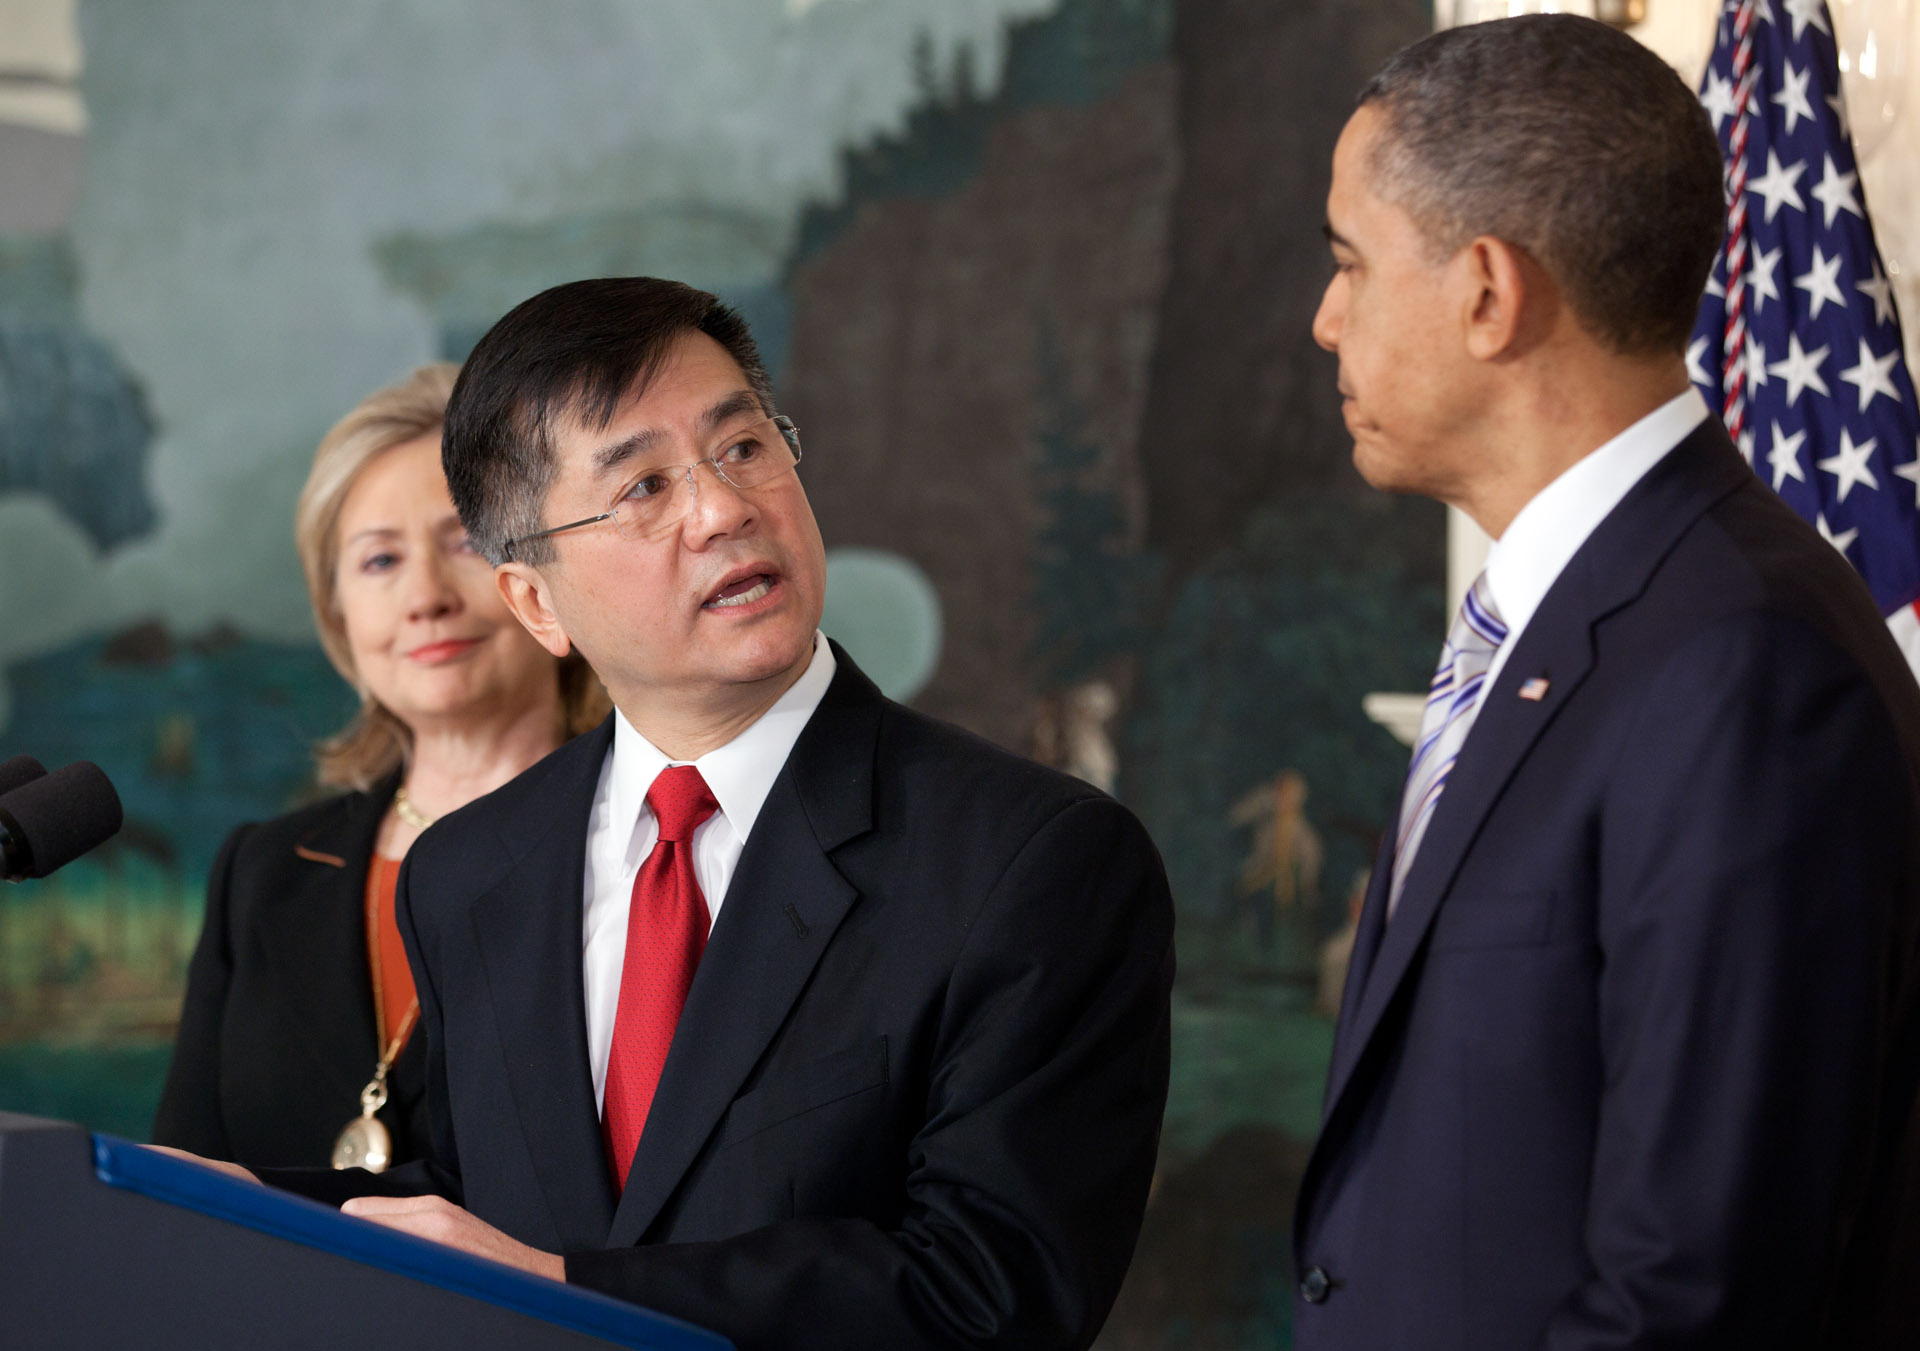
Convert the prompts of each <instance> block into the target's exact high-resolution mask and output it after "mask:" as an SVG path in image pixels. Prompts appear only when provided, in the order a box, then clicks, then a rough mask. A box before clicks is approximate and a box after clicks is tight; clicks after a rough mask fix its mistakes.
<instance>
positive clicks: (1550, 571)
mask: <svg viewBox="0 0 1920 1351" xmlns="http://www.w3.org/2000/svg"><path fill="white" fill-rule="evenodd" d="M1708 416H1709V412H1708V409H1707V404H1706V400H1704V399H1702V398H1701V397H1700V392H1699V391H1698V390H1696V389H1694V388H1693V387H1692V386H1691V385H1689V386H1688V387H1687V392H1686V393H1684V394H1680V395H1677V396H1675V397H1674V398H1672V399H1670V400H1668V401H1667V402H1666V403H1663V404H1661V405H1660V406H1659V407H1658V408H1656V409H1654V410H1653V411H1652V412H1651V413H1648V414H1647V415H1646V416H1645V417H1643V418H1641V419H1640V420H1639V421H1638V422H1636V423H1634V424H1633V425H1632V426H1631V427H1629V428H1627V429H1626V430H1625V431H1623V432H1621V433H1620V434H1619V435H1618V436H1616V437H1614V438H1613V439H1612V440H1611V441H1608V442H1607V443H1606V444H1605V445H1603V446H1601V447H1600V448H1599V449H1597V450H1595V451H1594V452H1593V453H1592V454H1590V455H1586V456H1583V457H1582V458H1581V459H1579V460H1578V461H1576V462H1575V463H1574V464H1573V465H1572V466H1571V467H1570V468H1568V469H1567V470H1566V471H1565V472H1564V473H1562V474H1561V475H1560V477H1559V478H1557V479H1555V480H1554V481H1553V482H1551V483H1549V484H1548V485H1547V486H1546V487H1544V488H1542V489H1541V490H1540V491H1539V492H1537V493H1535V494H1534V496H1533V498H1532V500H1531V501H1529V502H1528V503H1527V504H1526V506H1524V507H1522V508H1521V509H1520V514H1519V515H1518V516H1515V517H1514V518H1513V523H1512V524H1511V525H1509V526H1508V527H1507V529H1506V533H1505V534H1503V535H1501V536H1500V538H1499V540H1498V541H1496V542H1495V543H1494V545H1493V547H1492V548H1491V549H1490V550H1488V552H1487V586H1488V587H1489V588H1490V589H1491V590H1492V591H1493V603H1494V605H1495V606H1496V607H1498V609H1499V611H1500V618H1501V620H1502V622H1504V623H1505V624H1506V626H1507V631H1508V633H1510V634H1516V635H1517V634H1518V633H1519V632H1520V630H1522V629H1524V628H1525V627H1526V626H1527V621H1528V620H1530V619H1532V618H1533V612H1534V611H1535V610H1537V609H1539V608H1540V602H1541V601H1542V600H1544V599H1546V595H1547V592H1548V591H1549V590H1551V589H1552V587H1553V584H1554V582H1556V581H1557V580H1559V577H1560V574H1561V572H1563V571H1564V570H1565V569H1566V566H1567V564H1568V562H1570V561H1571V560H1572V558H1573V556H1574V554H1576V553H1577V552H1579V549H1580V546H1581V545H1582V544H1585V543H1586V542H1587V537H1588V536H1589V535H1591V534H1592V533H1593V532H1594V530H1595V529H1597V528H1598V527H1599V525H1600V522H1602V521H1603V520H1605V519H1606V518H1607V516H1608V515H1609V514H1610V513H1611V512H1612V511H1613V509H1614V508H1615V507H1617V506H1619V505H1620V499H1621V498H1623V497H1625V496H1626V495H1627V493H1628V492H1630V491H1631V490H1632V488H1633V485H1634V484H1636V483H1638V482H1639V481H1640V480H1641V479H1642V478H1644V477H1645V476H1646V474H1647V471H1648V470H1650V469H1652V468H1653V467H1654V465H1656V464H1658V463H1659V462H1660V461H1661V460H1663V459H1665V458H1666V456H1667V453H1668V452H1669V451H1671V450H1672V449H1673V448H1674V447H1675V446H1677V445H1679V444H1680V442H1681V441H1682V440H1684V439H1685V438H1686V437H1687V436H1688V434H1690V433H1691V432H1692V431H1693V429H1694V428H1696V427H1698V426H1699V425H1700V424H1701V423H1702V422H1705V421H1706V420H1707V418H1708Z"/></svg>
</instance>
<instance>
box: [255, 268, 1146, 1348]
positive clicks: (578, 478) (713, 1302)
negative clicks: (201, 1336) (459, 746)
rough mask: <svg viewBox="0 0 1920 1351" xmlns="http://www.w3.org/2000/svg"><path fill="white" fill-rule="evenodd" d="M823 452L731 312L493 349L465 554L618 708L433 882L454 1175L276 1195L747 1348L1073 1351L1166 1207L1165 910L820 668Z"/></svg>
mask: <svg viewBox="0 0 1920 1351" xmlns="http://www.w3.org/2000/svg"><path fill="white" fill-rule="evenodd" d="M800 457H801V447H800V440H799V434H798V431H797V430H796V429H795V427H794V426H793V424H792V423H791V422H790V421H788V420H787V419H785V418H783V417H779V416H777V415H776V413H775V408H774V404H773V398H772V391H771V387H770V384H769V381H768V379H767V376H766V372H765V369H764V367H763V366H762V364H761V361H760V358H759V356H758V354H757V353H756V351H755V348H754V344H753V340H752V338H751V336H750V335H749V333H748V331H747V328H746V326H745V324H744V323H743V322H742V321H741V319H740V318H739V316H738V315H736V314H735V313H734V312H733V311H731V310H730V309H728V308H727V307H725V306H724V305H722V304H720V303H719V302H718V301H717V300H715V299H714V297H712V296H710V295H707V294H705V293H704V292H700V291H696V290H694V289H692V288H690V287H687V286H683V285H679V284H677V283H673V282H667V281H660V280H655V279H651V278H627V279H611V280H597V281H584V282H576V283H573V284H570V285H566V286H561V287H556V288H554V289H553V290H550V291H547V292H544V293H542V294H541V295H538V296H535V297H534V298H533V299H531V300H529V301H527V302H526V303H524V304H522V305H521V306H520V307H519V308H517V309H515V310H514V311H513V312H512V313H511V314H509V315H507V317H506V318H504V319H502V320H501V321H500V323H499V324H498V325H496V326H495V327H494V329H493V330H492V331H491V332H490V333H488V334H487V336H486V337H485V338H484V339H482V340H481V342H480V344H479V346H478V347H477V348H476V349H475V350H474V352H473V355H472V356H471V358H470V359H469V360H468V362H467V364H466V368H465V372H464V374H462V376H461V377H460V382H459V384H458V386H457V387H456V388H455V390H454V393H453V398H452V403H451V405H450V407H449V408H448V412H447V421H446V432H445V443H444V460H445V466H446V471H447V479H448V483H449V484H450V486H451V488H452V492H453V496H454V499H455V502H456V504H457V506H458V508H459V511H460V517H461V520H462V521H463V523H464V524H465V525H466V527H467V529H468V531H469V532H470V534H471V537H472V539H473V542H474V544H475V545H476V547H477V548H478V549H479V550H480V551H481V552H482V553H483V554H485V555H486V556H487V558H488V559H490V560H491V561H492V562H493V563H494V564H495V565H496V569H497V579H498V583H499V585H500V588H501V591H502V593H503V595H504V596H505V597H506V599H507V602H508V604H509V605H510V606H511V607H512V609H513V611H514V613H515V614H516V615H517V616H518V617H519V619H520V621H521V622H522V623H523V624H525V625H526V627H527V629H528V630H529V631H530V632H531V633H532V634H533V635H534V636H535V637H536V638H537V639H538V640H539V641H540V642H541V643H543V644H544V645H546V646H547V648H548V649H549V650H550V651H552V652H553V653H554V654H555V655H556V656H560V655H564V654H565V653H566V652H568V651H569V649H571V648H577V649H578V650H579V651H581V652H582V653H584V654H585V656H586V657H587V659H588V661H589V662H591V663H592V665H593V667H594V669H595V670H596V671H597V672H598V673H599V675H600V676H601V678H602V680H603V681H604V682H605V684H606V687H607V690H608V692H609V693H610V694H611V695H612V697H613V701H614V704H615V706H616V709H617V711H616V712H615V714H614V715H613V716H612V717H610V718H609V719H608V721H607V722H606V723H604V724H603V725H602V726H601V727H599V728H598V729H597V730H596V731H593V732H590V733H587V734H585V735H583V736H581V737H579V738H577V739H575V740H574V741H572V742H570V743H569V744H567V745H566V746H564V747H562V748H561V749H560V750H559V751H557V752H555V753H554V754H553V755H551V756H549V757H548V758H547V759H545V760H543V761H541V762H540V763H538V764H536V765H535V766H534V767H533V768H532V769H530V770H528V771H527V772H526V773H524V774H522V775H521V776H520V777H519V778H517V779H515V780H513V781H512V782H511V783H509V784H508V785H506V786H505V787H504V788H502V789H500V790H499V791H497V792H495V793H493V794H491V795H490V796H488V797H485V798H482V799H480V800H478V801H476V802H474V803H472V804H471V805H469V806H468V807H466V808H463V809H462V810H460V811H458V812H455V813H453V814H452V815H450V816H448V817H446V818H445V819H444V820H442V821H441V822H440V823H439V824H437V825H435V826H434V827H433V828H432V829H431V830H429V831H428V832H427V833H426V834H425V835H424V836H423V837H422V838H421V840H420V841H419V843H418V844H417V845H416V846H415V847H414V849H413V850H412V852H411V853H410V854H409V856H408V858H407V862H406V865H405V868H404V870H403V871H402V873H401V876H400V881H399V887H398V901H397V910H398V915H399V921H400V927H401V931H402V935H403V937H404V939H405V942H406V947H407V953H408V957H409V959H410V961H411V963H412V966H413V969H414V975H415V980H416V984H417V985H418V988H419V997H420V1008H421V1024H422V1026H423V1027H424V1028H425V1031H426V1035H427V1046H428V1090H427V1092H428V1101H429V1119H430V1139H429V1141H428V1148H427V1157H426V1158H425V1159H423V1160H421V1161H420V1162H418V1163H416V1164H412V1165H408V1166H405V1167H402V1168H397V1169H395V1170H393V1171H392V1172H389V1173H385V1174H382V1175H378V1176H375V1175H373V1174H369V1173H365V1172H361V1171H358V1170H351V1171H347V1172H343V1173H337V1174H336V1173H325V1172H321V1173H312V1172H307V1173H287V1172H277V1173H273V1174H270V1175H267V1176H268V1180H270V1181H272V1182H274V1183H275V1184H276V1185H280V1186H285V1187H288V1188H290V1189H292V1190H295V1191H299V1192H302V1193H304V1194H307V1195H309V1196H313V1197H316V1198H318V1199H322V1200H330V1201H336V1202H338V1201H345V1202H346V1206H345V1208H346V1209H347V1210H348V1211H349V1212H350V1213H352V1214H357V1215H361V1216H364V1217H366V1218H368V1219H371V1220H375V1221H377V1222H379V1223H381V1224H385V1225H390V1226H392V1227H394V1228H396V1229H401V1230H405V1231H408V1232H412V1233H415V1234H419V1235H423V1236H426V1237H429V1238H433V1239H437V1240H440V1241H442V1242H446V1243H450V1244H453V1245H455V1246H457V1247H460V1248H464V1249H466V1250H468V1251H471V1252H475V1253H479V1254H481V1255H483V1256H488V1257H493V1258H496V1259H498V1260H501V1261H504V1262H507V1263H510V1264H513V1265H516V1266H519V1267H522V1268H525V1269H527V1270H529V1271H534V1272H539V1273H544V1274H546V1275H549V1276H553V1277H556V1278H564V1279H565V1280H568V1281H570V1282H575V1283H578V1284H580V1285H584V1286H588V1287H592V1288H595V1289H598V1290H601V1291H604V1292H606V1293H609V1294H612V1295H615V1296H618V1297H620V1298H623V1299H627V1300H631V1301H633V1302H636V1303H639V1304H642V1305H645V1306H647V1307H649V1308H652V1309H655V1310H658V1311H660V1312H663V1313H668V1314H672V1315H676V1316H678V1317H680V1318H683V1319H686V1320H687V1321H689V1322H692V1323H696V1324H699V1325H701V1326H704V1327H708V1328H712V1329H714V1330H715V1331H718V1332H721V1333H723V1334H725V1335H726V1336H728V1337H731V1338H732V1339H734V1341H735V1342H736V1343H738V1344H739V1345H740V1346H741V1347H742V1348H753V1347H768V1346H780V1347H813V1346H818V1347H833V1348H848V1347H886V1348H893V1349H896V1351H897V1349H899V1348H912V1347H971V1346H989V1345H991V1346H1011V1345H1021V1346H1047V1347H1084V1346H1087V1345H1088V1344H1089V1343H1091V1342H1092V1340H1093V1338H1094V1336H1095V1335H1096V1333H1097V1332H1098V1331H1099V1328H1100V1325H1101V1323H1102V1321H1103V1320H1104V1319H1105V1317H1106V1315H1107V1312H1108V1310H1109V1309H1110V1307H1111V1305H1112V1302H1113V1299H1114V1297H1115V1295H1116V1293H1117V1291H1118V1289H1119V1285H1120V1281H1121V1277H1122V1276H1123V1275H1124V1273H1125V1271H1126V1268H1127V1264H1128V1262H1129V1260H1130V1258H1131V1256H1132V1251H1133V1245H1134V1241H1135V1238H1136V1235H1137V1233H1138V1230H1139V1225H1140V1221H1141V1216H1142V1213H1143V1211H1144V1208H1145V1204H1146V1197H1147V1189H1148V1184H1149V1182H1150V1180H1151V1177H1152V1173H1153V1167H1154V1156H1155V1151H1156V1146H1157V1143H1158V1136H1159V1127H1160V1118H1161V1112H1162V1108H1163V1106H1164V1102H1165V1097H1166V1089H1167V1057H1168V994H1169V989H1170V985H1171V980H1172V971H1173V950H1172V907H1171V902H1170V899H1169V896H1168V892H1167V884H1166V879H1165V875H1164V872H1163V870H1162V867H1161V864H1160V860H1159V857H1158V856H1157V854H1156V853H1155V851H1154V848H1153V846H1152V844H1151V842H1150V841H1149V840H1148V839H1147V836H1146V834H1145V832H1144V830H1143V829H1142V828H1141V826H1140V824H1139V823H1138V822H1137V821H1136V820H1135V819H1134V817H1133V816H1132V815H1131V814H1130V813H1129V812H1127V811H1126V809H1124V808H1123V807H1121V806H1120V805H1119V804H1117V803H1115V802H1114V801H1113V800H1112V799H1110V798H1108V797H1106V796H1105V795H1103V794H1101V793H1100V792H1098V791H1097V790H1095V789H1093V788H1090V787H1089V786H1087V785H1085V784H1083V783H1080V782H1079V781H1077V780H1073V779H1069V778H1066V777H1064V776H1062V775H1059V774H1056V773H1054V772H1052V771H1050V770H1047V769H1044V768H1041V767H1039V766H1037V765H1034V764H1032V763H1030V762H1028V761H1025V760H1023V759H1020V758H1018V757H1016V756H1013V755H1011V754H1008V753H1006V752H1004V751H1001V750H999V749H997V748H995V747H993V746H991V745H988V744H987V743H985V742H983V741H980V740H978V739H976V738H974V737H971V736H969V735H967V734H965V733H963V732H961V731H958V730H957V729H954V728H952V727H948V726H945V725H943V724H941V723H938V722H936V721H934V720H932V719H929V718H926V717H923V716H921V715H919V714H916V713H914V712H912V711H910V710H908V709H905V708H903V707H901V706H899V705H897V704H894V703H892V702H890V701H889V700H887V699H886V698H884V697H883V696H882V695H881V694H880V692H879V691H878V690H877V689H876V688H875V687H874V686H873V685H872V683H871V682H869V681H868V680H867V678H866V677H865V676H863V675H862V674H861V673H860V671H859V670H858V669H857V668H856V667H855V665H854V663H853V662H852V660H851V659H850V658H849V657H848V656H847V654H846V653H845V652H843V651H840V650H839V649H837V648H836V647H834V646H833V645H832V644H831V643H830V642H828V641H827V640H826V639H825V638H824V637H823V636H822V635H821V634H820V633H819V632H818V624H819V620H820V614H821V604H822V600H823V592H824V586H825V551H824V548H823V545H822V543H821V539H820V534H819V530H818V527H817V526H816V525H815V523H814V518H813V514H812V511H811V509H810V507H809V506H808V503H807V497H806V494H805V492H804V491H803V489H802V487H801V480H800V477H799V475H798V474H797V473H796V472H795V468H796V465H797V464H798V462H799V460H800ZM349 1198H352V1199H349Z"/></svg>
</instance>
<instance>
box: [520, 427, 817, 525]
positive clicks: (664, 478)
mask: <svg viewBox="0 0 1920 1351" xmlns="http://www.w3.org/2000/svg"><path fill="white" fill-rule="evenodd" d="M799 463H800V429H799V428H798V427H796V426H794V425H793V419H792V418H789V417H770V418H763V419H761V420H760V421H759V422H754V423H749V424H748V425H747V426H745V427H741V428H736V429H734V430H733V431H730V432H728V433H727V434H726V435H725V436H723V437H721V438H720V442H719V446H718V448H717V449H716V450H715V451H714V453H713V454H711V455H709V456H707V457H706V458H705V459H703V460H695V461H694V462H693V463H692V464H660V465H650V466H648V467H647V468H645V469H643V470H641V471H640V472H639V473H638V474H636V475H635V476H634V477H633V478H632V479H630V480H629V481H628V482H627V483H626V485H625V486H624V487H622V488H621V489H620V491H619V492H617V493H615V494H614V495H613V503H612V505H611V506H609V507H608V508H607V509H606V510H605V511H603V512H601V513H600V514H599V515H598V516H588V517H586V518H585V519H583V520H578V521H568V522H567V523H566V524H565V525H556V526H553V527H551V528H549V529H546V530H536V531H534V532H533V533H532V534H530V535H518V536H515V537H514V538H513V539H510V540H508V541H507V542H506V544H505V546H503V547H504V550H505V553H506V556H507V557H508V558H512V557H513V549H514V546H515V545H516V544H525V543H526V542H527V541H528V540H536V539H545V538H546V537H547V536H549V535H557V534H559V533H561V532H562V531H564V530H578V529H579V528H580V527H581V526H583V525H596V524H598V523H599V522H601V521H612V522H613V528H614V529H615V530H618V531H619V532H620V533H621V534H622V535H624V536H626V537H627V538H628V539H653V538H656V537H658V536H660V535H664V534H666V533H667V532H668V531H670V530H672V529H674V528H675V527H676V526H678V525H679V524H680V523H681V522H682V521H684V520H686V519H687V517H688V515H689V514H690V513H691V512H692V511H693V504H694V502H695V501H696V500H698V498H699V496H700V484H699V481H698V480H697V479H696V478H695V477H694V473H693V471H694V470H696V469H698V468H699V467H700V466H701V465H703V464H704V465H705V466H707V468H709V469H711V470H713V472H714V474H715V476H716V477H718V478H719V480H720V481H721V482H722V483H726V484H729V485H731V486H732V487H735V488H759V487H763V486H765V485H766V484H768V483H771V482H773V481H774V480H775V479H777V478H779V477H781V476H782V475H783V474H790V473H792V472H793V468H794V466H795V465H797V464H799Z"/></svg>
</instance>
